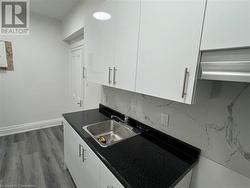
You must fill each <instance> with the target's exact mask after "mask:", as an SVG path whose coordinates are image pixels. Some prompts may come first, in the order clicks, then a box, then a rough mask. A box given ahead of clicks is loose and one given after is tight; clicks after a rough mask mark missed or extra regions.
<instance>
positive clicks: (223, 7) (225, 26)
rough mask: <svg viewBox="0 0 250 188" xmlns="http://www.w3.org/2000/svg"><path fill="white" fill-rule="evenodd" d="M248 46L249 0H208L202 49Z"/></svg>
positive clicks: (249, 42)
mask: <svg viewBox="0 0 250 188" xmlns="http://www.w3.org/2000/svg"><path fill="white" fill-rule="evenodd" d="M247 46H250V0H208V1H207V8H206V15H205V24H204V30H203V37H202V46H201V49H202V50H208V49H224V48H239V47H247Z"/></svg>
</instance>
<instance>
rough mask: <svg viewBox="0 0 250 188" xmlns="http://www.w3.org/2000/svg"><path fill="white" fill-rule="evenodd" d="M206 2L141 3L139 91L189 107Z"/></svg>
mask: <svg viewBox="0 0 250 188" xmlns="http://www.w3.org/2000/svg"><path fill="white" fill-rule="evenodd" d="M205 3H206V0H195V1H194V0H186V1H174V0H142V2H141V25H140V42H139V61H138V65H137V80H136V91H137V92H139V93H143V94H147V95H151V96H156V97H160V98H165V99H170V100H174V101H179V102H182V103H187V104H190V103H191V102H192V97H193V90H194V87H195V80H196V71H197V63H198V59H199V48H200V40H201V32H202V24H203V17H204V11H205Z"/></svg>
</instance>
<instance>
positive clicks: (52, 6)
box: [30, 0, 81, 20]
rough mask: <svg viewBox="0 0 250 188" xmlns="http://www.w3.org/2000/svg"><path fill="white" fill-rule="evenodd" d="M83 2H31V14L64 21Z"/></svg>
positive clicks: (65, 0)
mask: <svg viewBox="0 0 250 188" xmlns="http://www.w3.org/2000/svg"><path fill="white" fill-rule="evenodd" d="M79 1H81V0H30V9H31V12H34V13H38V14H40V15H45V16H49V17H51V18H56V19H59V20H62V19H63V18H64V16H65V15H66V14H67V13H68V12H69V11H70V9H71V8H73V7H74V5H75V4H76V3H77V2H79Z"/></svg>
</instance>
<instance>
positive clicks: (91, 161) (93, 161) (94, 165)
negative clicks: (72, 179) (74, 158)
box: [81, 141, 100, 188]
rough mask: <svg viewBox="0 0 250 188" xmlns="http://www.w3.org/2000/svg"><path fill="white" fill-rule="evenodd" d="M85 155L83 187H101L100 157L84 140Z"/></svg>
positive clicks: (83, 160) (83, 157) (82, 177)
mask: <svg viewBox="0 0 250 188" xmlns="http://www.w3.org/2000/svg"><path fill="white" fill-rule="evenodd" d="M82 145H83V155H82V165H83V170H82V171H81V187H82V188H90V187H91V188H99V187H100V170H99V169H100V159H99V158H98V157H97V156H96V155H95V153H94V152H93V151H92V150H91V149H90V148H89V147H88V145H87V144H86V143H85V142H84V141H82Z"/></svg>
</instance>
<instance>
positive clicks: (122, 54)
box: [113, 0, 140, 91]
mask: <svg viewBox="0 0 250 188" xmlns="http://www.w3.org/2000/svg"><path fill="white" fill-rule="evenodd" d="M113 3H114V5H115V7H114V8H115V12H114V16H113V17H114V20H115V28H114V29H115V68H116V75H115V83H114V86H115V87H117V88H120V89H125V90H129V91H135V77H136V65H137V51H138V35H139V23H140V0H122V1H121V0H113Z"/></svg>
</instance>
